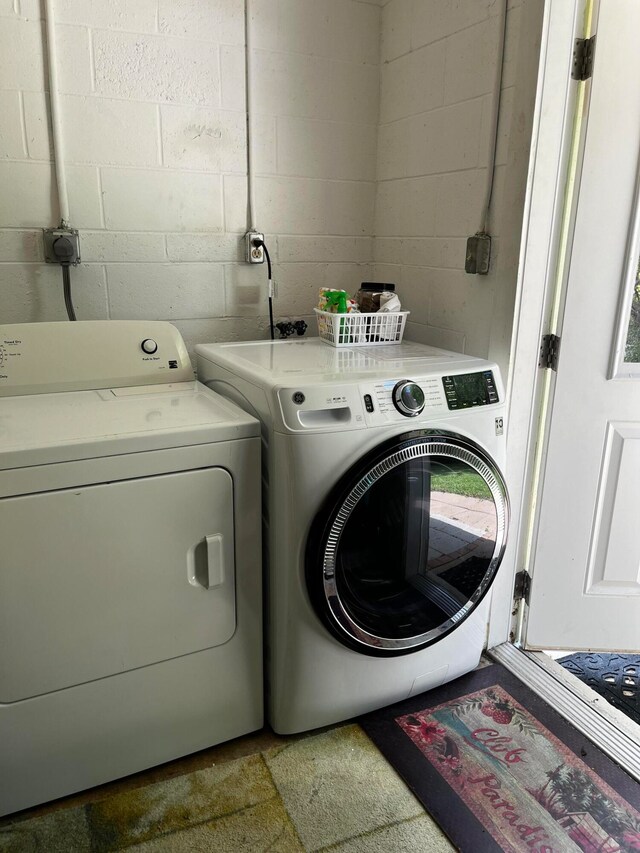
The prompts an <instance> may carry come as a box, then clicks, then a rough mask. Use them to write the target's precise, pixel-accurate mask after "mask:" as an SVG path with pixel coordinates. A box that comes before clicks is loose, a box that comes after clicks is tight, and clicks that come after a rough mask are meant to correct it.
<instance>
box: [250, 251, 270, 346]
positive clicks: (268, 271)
mask: <svg viewBox="0 0 640 853" xmlns="http://www.w3.org/2000/svg"><path fill="white" fill-rule="evenodd" d="M253 245H254V246H255V247H256V248H257V249H259V248H260V247H262V251H263V252H264V256H265V258H266V259H267V275H268V276H269V331H270V333H271V340H272V341H273V340H275V337H276V336H275V326H274V325H273V279H272V277H271V256H270V255H269V250H268V249H267V244H266V243H265V242H264V240H254V241H253Z"/></svg>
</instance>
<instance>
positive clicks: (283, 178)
mask: <svg viewBox="0 0 640 853" xmlns="http://www.w3.org/2000/svg"><path fill="white" fill-rule="evenodd" d="M542 5H543V4H542V0H531V2H529V3H526V4H525V3H522V4H521V2H520V0H510V11H509V22H508V23H509V26H508V32H507V62H506V73H505V80H504V92H503V108H502V119H501V125H500V143H499V148H498V162H499V167H498V170H497V180H496V189H495V205H494V211H495V214H494V217H493V219H492V226H493V227H492V232H493V233H494V234H495V235H497V238H496V240H495V241H494V260H493V266H492V273H491V275H490V276H488V277H486V278H475V277H469V276H466V275H465V273H464V272H463V267H464V251H465V237H466V236H467V235H468V234H472V233H473V232H474V231H475V230H476V229H477V227H478V220H479V217H480V207H481V200H482V195H483V192H484V186H485V177H486V161H487V150H486V149H487V138H488V120H489V116H490V101H491V94H490V93H491V90H492V85H493V73H494V71H493V69H494V63H495V52H496V43H497V36H498V17H497V11H498V8H497V7H498V0H459V2H456V3H448V2H442V0H388V2H387V0H254V4H253V6H254V10H255V15H256V19H255V21H254V29H253V32H254V34H255V35H254V39H255V48H256V52H255V84H256V85H255V127H256V134H255V143H256V152H255V153H256V168H257V173H258V178H257V182H256V184H257V186H256V197H257V216H258V220H257V222H258V226H259V227H260V228H261V229H262V230H263V231H265V232H266V234H267V235H268V237H269V245H270V247H271V250H272V255H273V256H274V260H275V262H276V274H275V278H276V280H277V283H278V298H277V300H276V314H277V316H280V317H282V316H289V315H292V316H297V317H300V316H305V317H306V318H307V319H308V321H309V322H312V319H311V316H310V312H311V308H312V307H313V305H314V304H315V302H316V293H317V288H318V287H319V286H321V285H330V286H335V287H343V288H345V289H347V290H349V291H355V290H356V289H357V287H358V285H359V282H360V281H361V280H363V279H366V278H370V277H371V276H372V275H374V274H375V275H376V276H377V277H378V279H380V280H391V281H395V282H396V283H397V285H398V287H399V290H400V293H401V295H402V296H403V299H404V303H405V306H406V307H408V308H410V309H411V311H412V315H411V319H412V323H411V325H410V330H411V334H412V336H413V337H414V338H415V339H418V340H424V341H425V342H427V343H433V344H436V345H441V346H445V347H449V348H452V349H457V350H463V351H466V352H471V353H474V354H477V355H483V356H484V355H490V356H492V357H496V358H498V360H500V361H501V363H502V364H503V365H506V361H507V357H508V346H509V340H510V330H511V315H512V312H513V298H514V293H515V279H516V271H517V249H518V245H519V239H520V222H521V217H522V206H523V200H524V188H525V180H526V172H527V157H528V147H529V138H530V130H531V116H532V110H533V95H534V91H535V79H536V68H537V50H538V42H537V39H539V24H540V20H541V14H542ZM56 8H57V20H58V25H57V27H56V34H57V40H58V53H59V59H60V72H59V76H60V85H61V91H62V106H63V119H64V130H65V138H66V158H67V168H68V178H69V197H70V205H71V218H72V224H73V225H74V226H75V227H76V228H79V229H80V231H81V234H82V258H83V264H82V266H81V267H80V268H79V269H77V270H75V271H74V275H73V292H74V298H75V302H76V305H77V311H78V316H79V317H80V318H82V319H98V318H107V317H111V318H116V319H135V318H149V319H167V320H171V321H172V322H174V323H175V324H176V325H177V326H178V327H179V328H180V329H181V331H182V332H183V334H184V335H185V337H186V339H187V343H188V344H189V346H192V345H193V344H194V343H196V342H199V341H213V340H232V339H236V338H238V339H249V338H254V337H265V336H266V335H267V331H266V329H267V305H266V270H265V268H264V267H249V266H247V265H246V264H244V263H242V261H241V259H242V257H243V246H242V242H241V239H240V238H241V235H242V234H243V233H244V231H245V230H246V228H247V225H248V222H247V194H246V193H247V185H246V162H247V153H246V131H245V112H244V111H245V79H244V37H245V34H244V17H243V15H244V2H243V0H135V2H134V0H57V2H56ZM41 18H42V15H41V7H40V2H39V0H0V322H25V321H41V320H62V319H65V316H66V315H65V313H64V305H63V299H62V292H61V283H60V278H61V276H60V270H59V268H57V267H50V266H45V265H44V264H43V263H42V245H41V238H40V232H39V229H40V228H42V227H48V226H52V225H57V224H58V221H59V213H58V210H57V200H56V192H55V185H54V180H53V169H52V164H51V151H50V139H51V133H50V128H49V119H48V95H47V88H48V86H47V82H46V76H47V75H46V70H45V54H44V33H43V23H42V20H41ZM374 208H375V213H374ZM374 253H375V254H374ZM374 259H375V266H374V263H373V262H374ZM312 328H313V327H312Z"/></svg>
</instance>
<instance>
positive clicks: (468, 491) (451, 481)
mask: <svg viewBox="0 0 640 853" xmlns="http://www.w3.org/2000/svg"><path fill="white" fill-rule="evenodd" d="M431 490H432V491H434V492H448V493H449V494H453V495H465V496H466V497H469V498H489V499H490V500H491V491H490V490H489V486H487V484H486V483H485V481H484V480H483V479H482V477H481V476H480V474H476V473H474V472H473V471H451V472H450V473H448V474H432V475H431Z"/></svg>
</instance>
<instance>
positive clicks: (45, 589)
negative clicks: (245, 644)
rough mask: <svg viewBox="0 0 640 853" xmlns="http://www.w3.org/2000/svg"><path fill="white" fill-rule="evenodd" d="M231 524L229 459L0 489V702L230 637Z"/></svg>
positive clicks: (232, 609)
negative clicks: (77, 483)
mask: <svg viewBox="0 0 640 853" xmlns="http://www.w3.org/2000/svg"><path fill="white" fill-rule="evenodd" d="M233 528H234V525H233V482H232V479H231V476H230V475H229V473H228V472H227V471H225V470H224V469H222V468H205V469H201V470H197V471H186V472H180V473H176V474H167V475H163V476H157V477H147V478H144V479H135V480H125V481H122V482H114V483H105V484H101V485H95V486H83V487H79V488H76V489H64V490H60V491H54V492H44V493H41V494H35V495H25V496H23V497H15V498H5V499H3V500H0V542H1V543H2V545H1V551H0V702H15V701H17V700H19V699H24V698H26V697H29V696H35V695H38V694H42V693H48V692H50V691H52V690H60V689H61V688H64V687H69V686H71V685H74V684H81V683H83V682H86V681H92V680H94V679H96V678H104V677H105V676H109V675H114V674H116V673H120V672H125V671H127V670H130V669H135V668H137V667H141V666H147V665H149V664H153V663H157V662H159V661H163V660H167V659H169V658H175V657H178V656H179V655H185V654H189V653H191V652H196V651H200V650H201V649H205V648H210V647H212V646H217V645H220V644H221V643H224V642H226V641H227V640H228V639H229V638H230V637H231V636H232V635H233V633H234V631H235V626H236V615H235V580H234V577H235V569H234V542H233V536H234V529H233Z"/></svg>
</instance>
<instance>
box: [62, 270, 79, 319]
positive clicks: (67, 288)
mask: <svg viewBox="0 0 640 853" xmlns="http://www.w3.org/2000/svg"><path fill="white" fill-rule="evenodd" d="M62 289H63V290H64V304H65V307H66V309H67V317H68V318H69V319H70V320H77V317H76V312H75V309H74V307H73V302H72V301H71V273H70V272H69V264H63V265H62Z"/></svg>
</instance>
